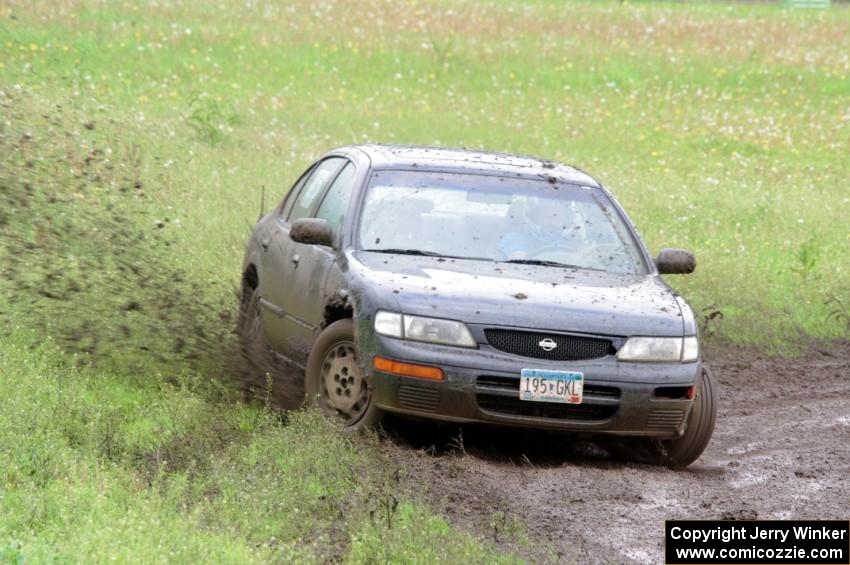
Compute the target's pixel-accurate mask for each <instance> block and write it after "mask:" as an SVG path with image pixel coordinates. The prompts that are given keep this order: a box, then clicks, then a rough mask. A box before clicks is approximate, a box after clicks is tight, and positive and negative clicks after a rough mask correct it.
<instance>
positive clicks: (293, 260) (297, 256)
mask: <svg viewBox="0 0 850 565" xmlns="http://www.w3.org/2000/svg"><path fill="white" fill-rule="evenodd" d="M300 260H301V255H299V254H298V253H296V254H295V255H293V256H292V263H293V264H295V265H296V266H298V261H300Z"/></svg>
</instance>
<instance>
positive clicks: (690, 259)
mask: <svg viewBox="0 0 850 565" xmlns="http://www.w3.org/2000/svg"><path fill="white" fill-rule="evenodd" d="M655 266H656V267H658V272H659V273H661V274H662V275H687V274H689V273H693V272H694V269H696V268H697V260H696V257H694V254H693V253H691V252H690V251H685V250H684V249H669V248H664V249H662V250H661V251H660V252H659V253H658V257H656V258H655Z"/></svg>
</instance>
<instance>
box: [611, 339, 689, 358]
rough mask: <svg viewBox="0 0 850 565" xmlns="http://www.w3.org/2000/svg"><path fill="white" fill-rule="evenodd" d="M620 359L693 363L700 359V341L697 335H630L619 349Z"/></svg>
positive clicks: (618, 355) (618, 356)
mask: <svg viewBox="0 0 850 565" xmlns="http://www.w3.org/2000/svg"><path fill="white" fill-rule="evenodd" d="M617 359H619V360H620V361H662V362H664V361H666V362H674V361H681V362H682V363H691V362H693V361H696V360H697V359H699V341H698V340H697V337H696V336H695V335H692V336H687V337H630V338H629V339H627V340H626V343H625V344H624V345H623V347H621V348H620V350H619V351H617Z"/></svg>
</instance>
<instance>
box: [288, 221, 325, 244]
mask: <svg viewBox="0 0 850 565" xmlns="http://www.w3.org/2000/svg"><path fill="white" fill-rule="evenodd" d="M289 239H291V240H292V241H294V242H296V243H306V244H308V245H327V246H328V247H333V244H334V231H333V230H332V229H331V226H330V224H328V221H327V220H323V219H320V218H301V219H299V220H295V221H294V222H292V227H290V228H289Z"/></svg>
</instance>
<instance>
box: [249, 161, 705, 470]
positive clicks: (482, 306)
mask: <svg viewBox="0 0 850 565" xmlns="http://www.w3.org/2000/svg"><path fill="white" fill-rule="evenodd" d="M694 266H695V261H694V258H693V256H692V255H691V254H690V253H688V252H686V251H681V250H674V249H664V250H662V251H661V252H660V253H659V254H658V256H657V257H655V258H653V257H651V256H650V254H649V252H648V251H647V249H646V247H645V246H644V244H643V243H642V241H641V240H640V237H639V236H638V234H637V232H636V231H635V228H634V226H633V225H632V223H631V222H630V220H629V219H628V217H627V215H626V214H625V212H624V211H623V209H622V208H621V207H620V205H619V204H618V203H617V201H616V200H615V199H614V198H613V196H612V195H611V193H610V192H608V190H606V189H605V188H604V187H603V186H602V185H601V184H600V183H599V182H598V181H596V180H595V179H594V178H593V177H591V176H589V175H588V174H586V173H584V172H582V171H580V170H578V169H575V168H573V167H569V166H566V165H562V164H560V163H555V162H552V161H546V160H540V159H534V158H530V157H520V156H515V155H504V154H496V153H485V152H478V151H467V150H448V149H441V148H429V147H407V146H378V145H361V146H350V147H343V148H340V149H336V150H334V151H331V152H330V153H328V154H327V155H325V156H324V157H322V158H321V159H320V160H318V161H317V162H316V163H315V164H313V165H312V166H311V167H310V168H309V169H308V170H307V171H306V172H305V173H304V174H303V175H302V176H301V178H299V179H298V181H297V182H296V183H295V185H294V186H293V187H292V189H291V190H290V191H289V192H288V194H287V195H286V197H285V198H284V199H283V201H282V202H281V203H280V204H279V205H278V206H277V207H276V208H275V209H274V210H273V211H272V212H271V213H268V214H266V215H265V216H263V217H262V218H261V219H260V221H259V222H258V223H257V225H256V227H255V228H254V231H253V234H252V236H251V240H250V243H249V245H248V248H247V253H246V256H245V262H244V269H243V308H242V315H241V317H240V323H239V333H240V336H241V339H242V343H243V348H244V350H245V351H248V352H250V354H251V355H252V356H255V357H256V356H265V355H268V356H271V357H274V359H276V360H278V361H279V360H283V361H285V363H286V364H287V365H288V366H289V367H290V368H291V369H294V371H296V372H298V373H300V374H301V375H303V378H304V380H303V385H304V392H306V395H307V400H308V402H310V403H315V404H316V405H318V406H319V407H320V408H321V409H322V411H324V412H325V413H326V414H328V415H331V416H333V417H338V418H341V419H342V421H343V422H344V425H345V426H347V427H349V428H353V429H359V428H363V427H368V426H374V425H376V424H377V423H378V422H379V421H380V419H381V416H382V415H383V414H384V413H385V412H395V413H399V414H406V415H411V416H416V417H424V418H433V419H439V420H448V421H454V422H478V423H488V424H498V425H509V426H525V427H533V428H540V429H549V430H563V431H569V432H585V433H591V434H603V433H604V434H616V435H624V436H639V437H644V438H649V439H651V440H652V441H653V442H654V443H656V445H657V446H659V447H661V450H660V452H661V453H662V454H663V457H664V460H665V462H666V463H667V464H669V465H671V466H684V465H688V464H690V463H691V462H693V461H694V460H696V459H697V458H698V457H699V455H700V454H701V453H702V451H703V449H704V448H705V446H706V444H707V443H708V441H709V439H710V437H711V434H712V432H713V429H714V421H715V415H716V401H715V392H714V389H713V386H712V382H711V379H710V376H709V373H708V370H707V369H706V368H705V367H704V366H703V364H702V362H701V358H700V347H699V339H698V336H697V327H696V323H695V318H694V314H693V312H692V311H691V308H690V307H689V306H688V304H687V303H686V302H685V301H684V300H683V299H682V298H681V297H680V296H678V295H677V294H676V293H675V292H674V291H673V290H672V289H671V288H670V287H669V286H668V285H667V284H666V283H665V282H664V280H662V278H661V276H660V275H661V274H675V273H690V272H692V271H693V269H694ZM290 386H293V385H292V384H290ZM295 386H297V385H295ZM299 394H300V393H299Z"/></svg>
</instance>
